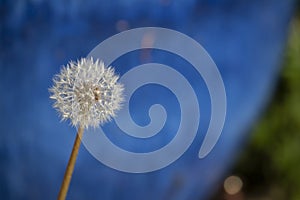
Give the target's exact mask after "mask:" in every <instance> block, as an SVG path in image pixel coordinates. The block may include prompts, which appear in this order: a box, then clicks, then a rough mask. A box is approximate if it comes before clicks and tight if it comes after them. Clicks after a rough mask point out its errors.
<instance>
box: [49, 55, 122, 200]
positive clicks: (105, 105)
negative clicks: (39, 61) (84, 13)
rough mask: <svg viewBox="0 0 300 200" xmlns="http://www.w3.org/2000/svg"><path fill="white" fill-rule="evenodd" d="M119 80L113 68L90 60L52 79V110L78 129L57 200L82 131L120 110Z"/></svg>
mask: <svg viewBox="0 0 300 200" xmlns="http://www.w3.org/2000/svg"><path fill="white" fill-rule="evenodd" d="M118 79H119V77H118V76H117V75H115V73H114V69H113V68H111V67H105V66H104V63H103V62H102V61H99V60H96V61H94V60H93V58H90V59H86V58H82V59H81V60H78V61H77V62H70V63H69V64H68V65H67V66H65V67H63V68H62V69H61V71H60V73H59V74H57V75H55V76H54V78H53V82H54V85H53V87H52V88H50V89H49V91H50V93H51V96H50V98H51V99H53V100H54V101H55V103H54V105H53V107H54V108H55V109H56V110H57V111H58V112H59V114H60V116H61V118H62V120H68V119H69V120H70V121H71V123H72V125H73V126H76V127H78V132H77V136H76V139H75V142H74V145H73V150H72V153H71V156H70V159H69V162H68V165H67V169H66V171H65V176H64V179H63V182H62V185H61V188H60V192H59V195H58V199H59V200H64V199H65V198H66V195H67V192H68V188H69V185H70V182H71V177H72V173H73V171H74V166H75V162H76V158H77V155H78V151H79V147H80V143H81V137H82V134H83V130H84V129H85V128H86V129H87V128H88V127H98V126H99V125H102V124H104V123H105V122H107V121H109V120H111V119H112V118H113V117H115V116H116V112H117V111H118V110H119V109H120V108H121V103H122V101H123V95H122V92H123V85H122V84H120V83H118V82H117V81H118Z"/></svg>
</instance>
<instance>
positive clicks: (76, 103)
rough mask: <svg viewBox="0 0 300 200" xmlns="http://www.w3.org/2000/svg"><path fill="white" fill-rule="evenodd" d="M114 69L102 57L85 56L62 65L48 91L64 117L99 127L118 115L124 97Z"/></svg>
mask: <svg viewBox="0 0 300 200" xmlns="http://www.w3.org/2000/svg"><path fill="white" fill-rule="evenodd" d="M118 78H119V77H118V76H117V75H115V73H114V69H113V68H111V67H105V66H104V63H103V62H102V61H99V60H96V61H94V60H93V58H90V59H85V58H82V59H81V60H78V61H77V62H70V63H69V64H68V65H67V66H66V67H63V68H62V70H61V72H60V73H59V74H57V75H56V76H55V77H54V79H53V82H54V85H53V87H52V88H50V89H49V91H50V92H51V93H52V94H51V96H50V98H51V99H54V100H55V103H54V105H53V107H54V108H55V109H56V110H57V111H58V112H59V113H60V115H61V118H62V120H67V119H70V121H71V123H72V125H74V126H76V127H78V126H79V125H81V126H82V127H84V128H88V127H90V126H91V127H98V126H99V125H102V124H104V123H105V122H107V121H109V120H111V118H113V117H115V116H116V111H118V110H119V109H120V107H121V103H122V101H123V96H122V92H123V86H122V85H121V84H120V83H118V82H117V80H118Z"/></svg>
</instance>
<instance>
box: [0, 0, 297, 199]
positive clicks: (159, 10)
mask: <svg viewBox="0 0 300 200" xmlns="http://www.w3.org/2000/svg"><path fill="white" fill-rule="evenodd" d="M292 12H293V1H291V0H286V1H282V0H254V1H244V0H200V1H194V0H186V1H168V0H161V1H150V0H149V1H146V0H144V1H138V0H129V1H120V0H118V1H87V2H85V1H79V0H76V1H58V0H57V1H43V0H40V1H5V0H4V1H1V14H0V19H1V39H0V42H1V48H0V62H1V63H0V64H1V65H0V94H1V97H0V112H1V115H0V122H1V125H0V169H1V170H0V198H1V199H55V198H56V196H57V193H58V191H59V187H60V183H61V180H62V177H63V174H64V170H65V166H66V163H67V160H68V157H69V154H70V151H71V149H72V145H73V140H74V138H75V129H74V128H73V127H71V126H69V124H68V123H59V121H60V119H59V118H58V116H57V113H56V112H55V110H54V109H53V108H52V107H51V105H52V102H51V101H50V99H49V93H48V88H49V87H50V86H51V85H52V80H51V79H52V77H53V75H54V74H56V73H58V72H59V69H60V66H61V65H65V64H67V63H68V61H70V60H76V59H78V58H81V57H85V56H86V55H87V54H88V53H89V52H90V51H91V50H92V49H93V48H94V47H95V46H96V45H98V44H99V43H100V42H101V41H103V40H104V39H106V38H108V37H110V36H112V35H114V34H116V33H118V32H119V31H120V30H121V29H122V27H120V25H119V26H118V24H120V20H124V21H126V23H127V25H128V28H137V27H143V26H159V27H165V28H171V29H174V30H177V31H180V32H182V33H184V34H187V35H188V36H190V37H192V38H193V39H195V40H197V41H198V42H199V43H200V44H201V45H202V46H203V47H204V48H205V49H206V50H207V52H208V53H209V54H210V55H211V57H212V58H213V60H214V61H215V63H216V64H217V66H218V67H219V70H220V72H221V74H222V77H223V79H224V83H225V87H226V92H227V98H228V113H227V119H226V124H225V127H224V131H223V133H222V135H221V138H220V140H219V142H218V143H217V145H216V146H215V148H214V149H213V151H212V152H211V153H210V154H209V156H208V157H206V158H205V159H203V160H199V159H197V153H198V150H199V147H200V145H201V142H202V139H203V133H205V129H206V127H207V121H206V120H207V119H209V114H210V111H209V109H207V108H205V105H209V100H207V99H208V94H207V92H205V86H204V85H203V83H201V81H200V82H199V85H200V86H199V85H198V82H197V80H198V79H197V80H193V75H192V72H186V73H188V75H187V76H188V77H189V78H191V82H193V81H194V87H199V88H200V91H202V89H203V93H201V92H199V93H197V95H198V96H201V94H205V95H204V97H203V98H200V99H201V100H200V101H203V103H202V104H203V105H204V106H202V105H200V107H201V111H202V113H201V114H202V116H206V117H204V119H203V124H204V125H203V126H202V128H201V129H200V131H199V134H198V135H197V138H196V140H195V142H194V143H193V144H192V146H191V147H190V148H189V149H188V151H187V152H186V153H185V154H184V156H183V157H181V158H180V159H179V160H178V161H176V162H175V163H174V164H172V165H171V166H169V167H167V168H165V169H163V170H160V171H157V172H152V173H148V174H127V173H122V172H118V171H115V170H113V169H110V168H108V167H106V166H104V165H102V164H101V163H99V162H98V161H97V160H95V159H94V158H93V157H92V156H91V155H90V154H89V153H88V152H87V151H86V149H85V148H81V150H80V152H79V157H78V160H77V164H76V167H75V171H74V175H73V179H72V182H71V186H70V189H69V193H68V199H206V198H208V197H209V195H211V194H212V193H213V192H215V190H216V189H217V188H218V184H219V183H220V181H221V179H222V178H223V177H224V176H225V175H226V172H227V170H228V169H229V168H230V166H232V164H233V161H234V160H235V158H236V157H237V156H238V155H239V153H240V152H241V151H242V149H243V144H244V142H245V141H246V140H247V138H248V133H249V128H250V127H251V125H252V124H253V122H255V120H256V119H257V117H258V116H259V114H260V113H261V111H262V110H263V108H264V106H265V105H266V103H267V102H268V99H269V96H270V94H271V93H272V91H273V88H274V83H275V82H276V78H277V76H278V73H279V69H280V68H279V66H280V64H281V59H282V55H283V54H282V53H283V50H284V46H285V43H286V37H287V32H288V26H289V21H290V19H291V16H292ZM124 21H123V22H124ZM123 28H124V27H123ZM125 28H126V27H125ZM135 53H136V55H135ZM135 53H134V52H133V53H132V54H131V57H130V58H132V60H122V59H120V60H119V61H116V63H115V64H116V65H117V67H116V68H117V72H118V73H120V74H122V73H124V72H126V70H128V69H130V68H131V67H132V66H133V64H139V63H143V62H147V61H159V56H158V57H157V58H156V57H155V54H156V53H159V52H152V53H153V58H152V59H150V60H147V59H146V60H138V61H136V60H134V59H135V58H134V57H136V56H138V55H139V52H135ZM172 56H173V57H174V55H167V56H166V57H165V58H169V59H165V60H164V62H165V63H166V64H168V65H170V66H175V67H176V66H178V65H179V64H181V63H182V62H183V61H180V60H178V59H175V58H173V57H172ZM156 59H157V60H156ZM128 63H131V65H129V64H128ZM122 64H123V65H122ZM118 66H119V67H118ZM120 66H125V67H123V68H122V67H120ZM196 78H197V77H196ZM201 88H202V89H201ZM156 89H157V90H158V91H160V90H162V91H161V92H162V94H164V95H166V97H165V98H164V99H161V102H162V104H163V103H164V101H168V100H169V99H170V102H171V103H170V104H168V105H166V106H167V107H168V106H169V110H171V111H172V112H174V113H175V114H174V115H176V113H177V114H178V112H179V111H178V107H177V102H176V99H174V96H172V94H169V93H168V91H163V89H162V88H156V87H155V86H153V87H151V88H148V89H147V88H144V90H145V92H147V91H148V93H150V94H151V91H157V90H156ZM142 92H143V90H141V91H137V93H136V98H137V99H136V100H134V99H133V106H135V105H137V104H138V102H141V100H139V98H142V97H141V93H142ZM139 93H140V94H139ZM158 101H160V100H159V99H158ZM146 103H147V102H146ZM148 103H151V102H148ZM137 106H138V107H139V109H145V110H147V108H143V105H137ZM173 107H174V109H173ZM208 107H209V106H208ZM142 113H143V114H145V112H143V110H142ZM145 116H146V115H145ZM136 120H137V121H138V123H147V118H140V119H136ZM139 120H140V121H139ZM172 120H174V123H170V124H169V125H168V127H169V128H170V129H171V130H172V129H175V130H176V128H177V126H178V125H177V123H175V122H176V120H178V119H177V118H176V116H175V117H174V118H173V119H172ZM200 125H202V124H201V123H200ZM109 126H112V124H108V125H107V126H106V127H105V128H109ZM201 133H202V134H201ZM114 137H115V138H118V137H116V136H114V135H112V136H111V138H112V139H113V138H114ZM163 139H165V138H160V139H159V138H158V140H159V141H160V140H163ZM167 139H168V138H167ZM123 145H124V146H126V143H125V144H123ZM145 150H147V146H146V147H145V149H144V151H145ZM140 151H143V149H142V150H140Z"/></svg>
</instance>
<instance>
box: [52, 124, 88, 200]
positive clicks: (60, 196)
mask: <svg viewBox="0 0 300 200" xmlns="http://www.w3.org/2000/svg"><path fill="white" fill-rule="evenodd" d="M83 130H84V129H83V127H81V126H79V128H78V132H77V136H76V139H75V142H74V145H73V149H72V153H71V156H70V158H69V162H68V165H67V169H66V171H65V175H64V179H63V182H62V184H61V187H60V191H59V194H58V198H57V199H58V200H65V199H66V196H67V192H68V189H69V185H70V182H71V178H72V174H73V171H74V166H75V162H76V158H77V155H78V151H79V147H80V143H81V137H82V134H83Z"/></svg>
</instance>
